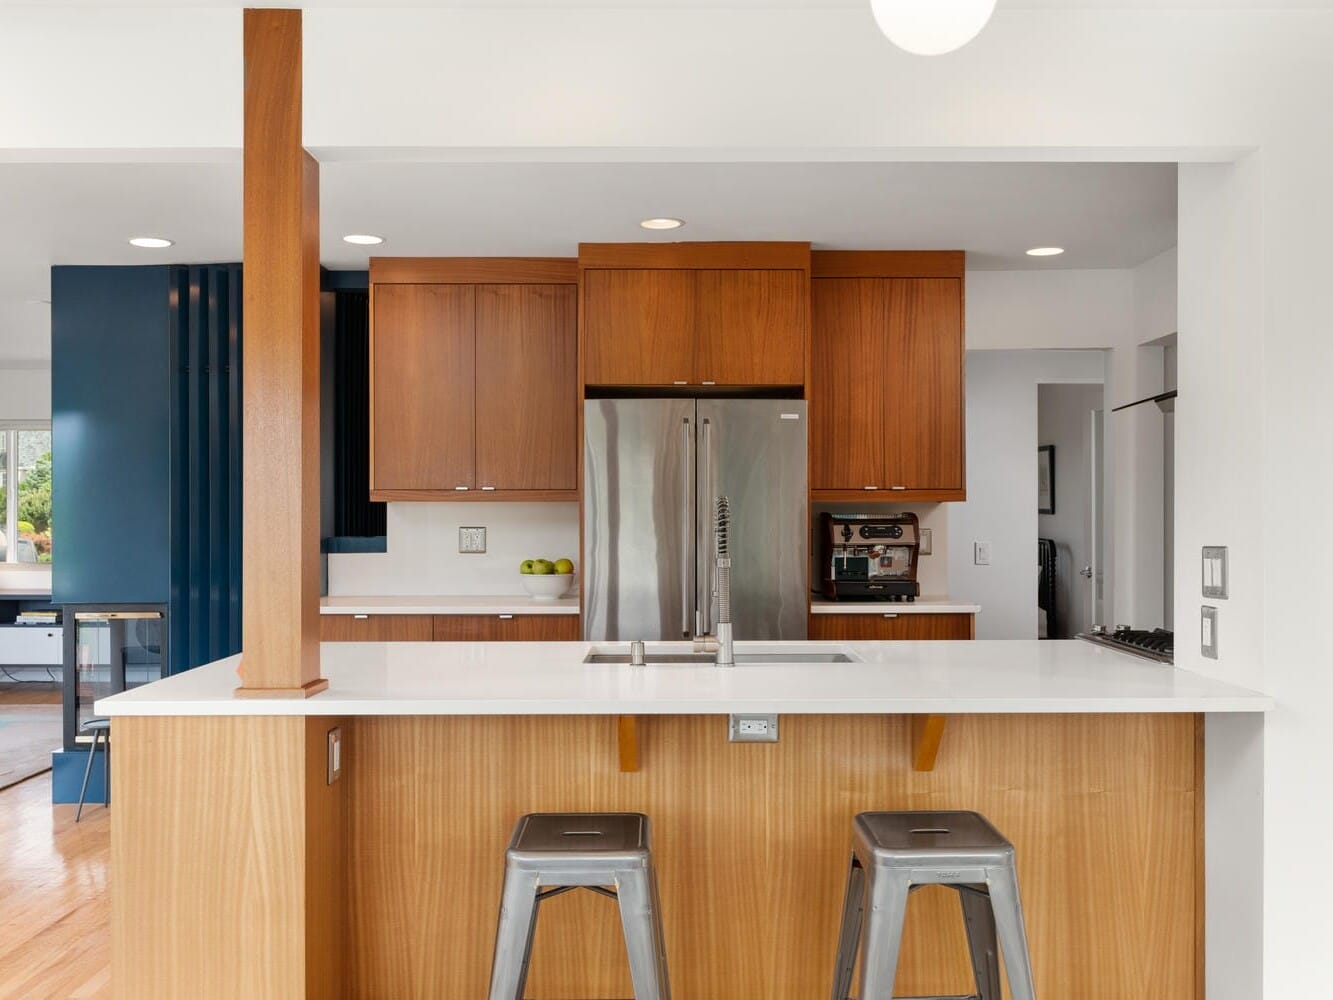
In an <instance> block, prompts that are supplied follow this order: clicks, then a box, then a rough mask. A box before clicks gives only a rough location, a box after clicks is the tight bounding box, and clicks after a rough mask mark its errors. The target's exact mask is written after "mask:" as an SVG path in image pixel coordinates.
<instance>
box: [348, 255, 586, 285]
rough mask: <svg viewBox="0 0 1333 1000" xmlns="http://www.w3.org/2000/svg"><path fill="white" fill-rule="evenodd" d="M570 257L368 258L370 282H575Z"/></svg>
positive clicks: (574, 266) (576, 266)
mask: <svg viewBox="0 0 1333 1000" xmlns="http://www.w3.org/2000/svg"><path fill="white" fill-rule="evenodd" d="M578 280H579V262H578V261H577V260H575V259H574V258H573V257H371V258H370V283H371V284H372V285H376V284H379V285H384V284H400V285H451V284H452V285H485V284H503V285H524V284H536V285H551V284H554V285H576V284H578Z"/></svg>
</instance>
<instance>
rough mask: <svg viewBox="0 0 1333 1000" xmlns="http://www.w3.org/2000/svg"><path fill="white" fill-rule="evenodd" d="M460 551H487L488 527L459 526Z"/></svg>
mask: <svg viewBox="0 0 1333 1000" xmlns="http://www.w3.org/2000/svg"><path fill="white" fill-rule="evenodd" d="M458 551H459V552H485V551H486V529H485V528H459V529H458Z"/></svg>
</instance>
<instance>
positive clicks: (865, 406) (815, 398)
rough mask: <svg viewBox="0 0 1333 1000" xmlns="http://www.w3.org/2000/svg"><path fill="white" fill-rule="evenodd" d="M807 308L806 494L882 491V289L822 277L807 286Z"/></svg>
mask: <svg viewBox="0 0 1333 1000" xmlns="http://www.w3.org/2000/svg"><path fill="white" fill-rule="evenodd" d="M810 307H811V327H810V384H809V386H808V387H807V392H806V396H807V398H808V400H809V412H810V430H809V433H810V489H811V490H812V491H814V490H862V489H863V488H864V487H866V486H876V487H886V486H887V485H888V484H887V483H885V482H884V398H883V397H884V393H885V391H887V390H886V389H885V388H884V386H883V382H884V380H885V379H887V377H888V376H887V372H886V366H887V363H888V362H887V354H886V350H887V346H886V342H885V335H884V329H883V316H884V315H885V313H886V311H887V301H886V295H885V290H884V288H883V287H882V285H880V284H879V283H877V282H867V281H863V280H859V279H852V278H822V279H820V280H818V281H812V282H810ZM862 498H863V499H864V494H862Z"/></svg>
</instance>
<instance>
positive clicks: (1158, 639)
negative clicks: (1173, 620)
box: [1079, 625, 1175, 663]
mask: <svg viewBox="0 0 1333 1000" xmlns="http://www.w3.org/2000/svg"><path fill="white" fill-rule="evenodd" d="M1079 638H1080V639H1087V640H1088V641H1089V642H1095V643H1097V644H1098V645H1099V646H1109V647H1110V648H1112V649H1119V650H1122V651H1124V652H1126V653H1134V654H1135V655H1136V656H1142V657H1144V658H1146V659H1149V660H1156V661H1157V662H1158V663H1171V662H1173V656H1174V653H1175V634H1174V633H1172V632H1168V631H1167V630H1166V629H1164V628H1155V629H1153V630H1152V631H1151V632H1150V631H1148V630H1146V629H1138V628H1130V627H1129V626H1128V625H1117V626H1116V627H1115V628H1114V629H1109V630H1108V629H1107V628H1106V626H1104V625H1094V626H1093V627H1092V631H1091V632H1081V633H1079Z"/></svg>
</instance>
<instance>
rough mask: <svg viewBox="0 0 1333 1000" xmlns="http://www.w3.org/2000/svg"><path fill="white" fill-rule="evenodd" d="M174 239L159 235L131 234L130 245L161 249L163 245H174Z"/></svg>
mask: <svg viewBox="0 0 1333 1000" xmlns="http://www.w3.org/2000/svg"><path fill="white" fill-rule="evenodd" d="M175 245H176V241H175V240H168V239H164V238H163V237H161V236H131V237H130V246H135V247H143V248H144V249H145V250H161V249H163V248H165V247H169V246H175Z"/></svg>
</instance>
